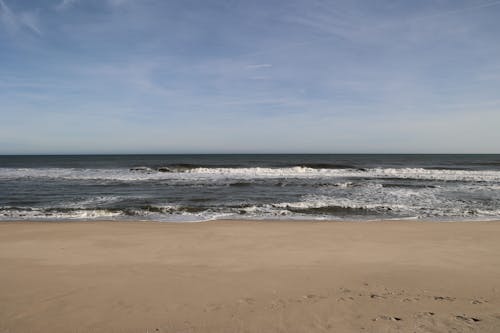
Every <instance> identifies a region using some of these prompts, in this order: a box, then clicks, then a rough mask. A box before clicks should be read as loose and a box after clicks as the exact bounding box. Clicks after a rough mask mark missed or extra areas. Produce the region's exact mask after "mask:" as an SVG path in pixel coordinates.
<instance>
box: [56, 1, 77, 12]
mask: <svg viewBox="0 0 500 333" xmlns="http://www.w3.org/2000/svg"><path fill="white" fill-rule="evenodd" d="M79 1H80V0H62V1H61V2H60V3H59V4H57V5H56V6H55V9H56V10H59V11H63V10H66V9H69V8H71V7H72V6H74V5H75V4H76V3H77V2H79Z"/></svg>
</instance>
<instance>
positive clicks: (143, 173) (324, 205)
mask: <svg viewBox="0 0 500 333" xmlns="http://www.w3.org/2000/svg"><path fill="white" fill-rule="evenodd" d="M217 218H219V219H220V218H238V219H264V218H266V219H267V218H273V219H279V218H282V219H332V220H342V219H345V220H360V219H362V220H365V219H367V220H372V219H400V218H408V219H426V220H484V219H498V218H500V155H380V154H377V155H81V156H0V220H68V219H83V220H105V219H106V220H107V219H117V220H127V219H131V220H160V221H203V220H209V219H217Z"/></svg>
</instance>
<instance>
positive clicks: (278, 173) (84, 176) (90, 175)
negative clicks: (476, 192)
mask: <svg viewBox="0 0 500 333" xmlns="http://www.w3.org/2000/svg"><path fill="white" fill-rule="evenodd" d="M20 178H53V179H63V180H108V181H147V180H162V179H166V180H203V179H206V180H218V179H228V178H230V179H255V178H305V179H307V178H399V179H418V180H440V181H486V182H500V171H494V170H482V171H479V170H437V169H422V168H372V169H365V170H358V169H313V168H308V167H289V168H260V167H255V168H194V169H188V170H184V171H179V172H158V171H153V172H143V171H136V170H129V169H71V168H40V169H39V168H31V169H16V168H0V179H20Z"/></svg>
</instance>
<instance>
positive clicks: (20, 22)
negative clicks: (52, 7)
mask: <svg viewBox="0 0 500 333" xmlns="http://www.w3.org/2000/svg"><path fill="white" fill-rule="evenodd" d="M0 21H1V22H2V23H3V24H4V25H5V26H6V27H7V29H9V30H11V31H13V32H16V31H18V30H20V29H21V28H23V27H24V28H27V29H28V30H29V31H31V32H32V33H35V34H36V35H38V36H40V35H42V31H41V30H40V26H39V22H38V14H37V13H36V12H24V13H20V14H16V13H14V12H13V11H12V10H11V9H10V8H9V7H8V6H7V4H6V3H5V1H4V0H0Z"/></svg>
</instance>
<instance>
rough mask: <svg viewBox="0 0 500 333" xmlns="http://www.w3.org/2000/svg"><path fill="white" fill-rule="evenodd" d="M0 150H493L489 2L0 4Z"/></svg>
mask: <svg viewBox="0 0 500 333" xmlns="http://www.w3.org/2000/svg"><path fill="white" fill-rule="evenodd" d="M0 119H1V121H0V153H1V154H11V153H213V152H220V153H234V152H240V153H255V152H263V153H273V152H284V153H289V152H310V153H348V152H353V153H360V152H373V153H379V152H389V153H401V152H403V153H404V152H407V153H420V152H427V153H445V152H449V153H500V1H492V0H477V1H475V0H470V1H460V0H450V1H446V0H435V1H424V0H423V1H368V0H366V1H352V0H350V1H316V0H307V1H293V0H291V1H272V0H267V1H258V0H257V1H240V0H225V1H202V0H200V1H191V0H179V1H168V0H53V1H49V0H46V1H42V0H37V1H27V0H25V1H23V0H0Z"/></svg>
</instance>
